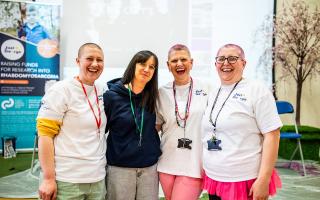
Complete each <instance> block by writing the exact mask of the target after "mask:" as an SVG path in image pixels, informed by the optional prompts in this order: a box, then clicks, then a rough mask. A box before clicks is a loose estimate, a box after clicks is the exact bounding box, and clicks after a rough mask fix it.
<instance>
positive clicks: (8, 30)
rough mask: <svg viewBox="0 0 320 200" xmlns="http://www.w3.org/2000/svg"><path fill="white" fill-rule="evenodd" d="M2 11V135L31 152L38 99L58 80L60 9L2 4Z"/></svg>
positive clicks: (0, 73) (0, 81)
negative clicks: (14, 138) (14, 140)
mask: <svg viewBox="0 0 320 200" xmlns="http://www.w3.org/2000/svg"><path fill="white" fill-rule="evenodd" d="M0 13H1V19H0V48H1V51H0V84H1V88H0V103H1V108H0V109H1V121H0V124H1V128H0V137H4V136H14V137H16V147H17V148H31V147H32V146H33V140H34V136H35V132H36V125H35V123H36V122H35V119H36V116H37V112H38V109H39V105H40V100H41V98H42V96H43V95H44V92H45V88H46V87H48V86H49V85H51V84H52V83H53V82H55V81H57V80H59V77H60V75H59V58H60V55H59V32H60V30H59V29H60V28H59V27H60V25H59V23H60V5H52V4H43V3H34V2H25V1H24V2H17V1H14V2H13V1H0Z"/></svg>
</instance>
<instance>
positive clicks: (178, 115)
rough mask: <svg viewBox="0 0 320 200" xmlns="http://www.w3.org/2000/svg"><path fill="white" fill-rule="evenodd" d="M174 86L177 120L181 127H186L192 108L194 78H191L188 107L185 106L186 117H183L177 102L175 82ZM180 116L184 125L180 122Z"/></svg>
mask: <svg viewBox="0 0 320 200" xmlns="http://www.w3.org/2000/svg"><path fill="white" fill-rule="evenodd" d="M190 78H191V77H190ZM172 86H173V87H172V88H173V98H174V106H175V115H176V121H177V124H178V126H179V127H181V128H185V127H186V124H187V119H188V117H189V110H190V104H191V99H192V88H193V80H192V78H191V81H190V86H189V94H188V101H187V104H186V108H185V115H184V118H182V117H181V116H180V113H179V108H178V103H177V99H176V84H175V83H174V82H173V85H172ZM178 118H179V119H180V120H182V121H183V122H184V125H183V126H182V125H181V124H180V123H179V120H178Z"/></svg>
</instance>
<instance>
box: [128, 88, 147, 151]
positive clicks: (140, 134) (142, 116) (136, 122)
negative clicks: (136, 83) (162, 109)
mask: <svg viewBox="0 0 320 200" xmlns="http://www.w3.org/2000/svg"><path fill="white" fill-rule="evenodd" d="M128 90H129V96H130V106H131V112H132V115H133V118H134V123H135V124H136V130H137V131H138V132H139V136H140V139H139V146H141V141H142V131H143V122H144V120H143V119H144V107H142V113H141V122H140V126H139V124H138V120H137V118H136V115H135V113H134V108H133V103H132V97H131V89H130V86H129V85H128Z"/></svg>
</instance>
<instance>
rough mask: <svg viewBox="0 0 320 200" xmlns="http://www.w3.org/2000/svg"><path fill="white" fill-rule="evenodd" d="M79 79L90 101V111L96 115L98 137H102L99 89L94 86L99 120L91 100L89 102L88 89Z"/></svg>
mask: <svg viewBox="0 0 320 200" xmlns="http://www.w3.org/2000/svg"><path fill="white" fill-rule="evenodd" d="M77 79H78V80H79V82H80V83H81V86H82V89H83V93H84V94H85V95H86V98H87V100H88V104H89V106H90V109H91V111H92V113H93V115H94V118H95V120H96V124H97V134H98V136H99V137H100V126H101V110H100V106H99V99H98V93H97V88H96V86H95V85H93V87H94V92H95V94H96V102H97V107H98V113H99V119H98V117H97V116H96V113H95V112H94V110H93V107H92V104H91V102H90V100H89V98H88V95H87V91H86V88H85V87H84V85H83V83H82V81H81V80H80V79H79V77H77Z"/></svg>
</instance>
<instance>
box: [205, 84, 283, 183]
mask: <svg viewBox="0 0 320 200" xmlns="http://www.w3.org/2000/svg"><path fill="white" fill-rule="evenodd" d="M234 85H235V84H233V85H222V86H221V91H220V94H219V96H218V100H217V103H216V105H215V107H214V109H213V112H212V121H213V122H214V121H215V119H216V116H217V113H218V112H219V110H220V109H221V106H222V104H223V102H224V101H225V100H226V98H227V96H228V95H229V94H230V92H231V91H232V89H233V87H234ZM217 92H218V90H216V91H215V92H213V93H212V95H211V96H210V98H209V103H208V107H207V109H206V112H205V116H204V117H203V120H202V128H203V130H202V142H203V167H204V170H205V172H206V175H207V176H208V177H210V178H211V179H214V180H217V181H222V182H238V181H244V180H250V179H253V178H256V177H257V175H258V171H259V167H260V162H261V153H262V142H263V134H265V133H268V132H270V131H273V130H276V129H277V128H279V127H281V126H282V123H281V120H280V118H279V115H278V113H277V108H276V104H275V100H274V97H273V95H272V93H271V92H270V91H269V89H268V88H267V87H265V86H264V85H263V84H262V83H260V82H257V81H255V82H253V81H249V80H247V79H243V80H242V81H241V82H239V84H238V85H237V86H236V88H235V89H234V91H233V92H232V94H231V95H230V97H229V99H228V100H227V101H226V103H225V105H224V106H223V108H222V110H221V112H220V114H219V116H218V118H217V122H216V137H217V138H218V139H220V140H221V144H220V146H221V148H222V150H220V151H209V150H208V144H207V141H208V140H209V139H210V138H211V137H212V132H213V126H212V125H211V123H210V122H209V117H210V112H211V109H212V106H213V102H214V100H215V97H216V95H217Z"/></svg>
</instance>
